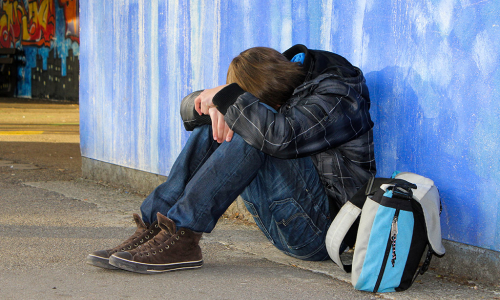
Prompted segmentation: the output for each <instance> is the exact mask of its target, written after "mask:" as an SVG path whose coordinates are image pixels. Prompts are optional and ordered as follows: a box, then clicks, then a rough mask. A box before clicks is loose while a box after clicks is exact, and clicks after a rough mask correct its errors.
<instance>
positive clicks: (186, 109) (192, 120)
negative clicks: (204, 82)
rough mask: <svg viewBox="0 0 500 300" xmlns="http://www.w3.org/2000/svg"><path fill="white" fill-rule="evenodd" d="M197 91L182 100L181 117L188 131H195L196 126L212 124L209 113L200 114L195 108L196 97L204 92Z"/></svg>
mask: <svg viewBox="0 0 500 300" xmlns="http://www.w3.org/2000/svg"><path fill="white" fill-rule="evenodd" d="M202 91H203V90H201V91H196V92H192V93H191V94H189V95H187V96H186V97H184V99H182V102H181V118H182V122H183V124H184V128H185V129H186V130H187V131H193V129H194V128H195V127H196V126H200V125H210V124H212V122H211V120H210V116H208V115H201V116H200V115H199V114H198V112H196V110H195V109H194V99H196V97H198V95H199V94H200V93H201V92H202Z"/></svg>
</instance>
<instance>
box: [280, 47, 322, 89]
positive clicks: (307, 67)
mask: <svg viewBox="0 0 500 300" xmlns="http://www.w3.org/2000/svg"><path fill="white" fill-rule="evenodd" d="M299 53H304V54H305V56H306V57H305V58H304V63H303V64H302V67H303V68H304V71H305V72H306V77H305V80H304V81H308V80H310V79H311V75H312V73H313V70H314V59H313V56H312V54H311V52H310V51H309V49H307V47H306V46H304V45H302V44H297V45H295V46H293V47H291V48H290V49H288V50H286V51H285V52H283V55H284V56H285V57H286V58H287V59H288V60H291V59H292V58H293V57H294V56H295V55H296V54H299Z"/></svg>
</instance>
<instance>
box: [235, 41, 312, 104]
mask: <svg viewBox="0 0 500 300" xmlns="http://www.w3.org/2000/svg"><path fill="white" fill-rule="evenodd" d="M303 80H304V71H303V68H302V66H301V65H300V64H298V63H293V62H290V61H289V60H288V59H286V58H285V57H284V56H283V54H281V53H279V52H278V51H276V50H274V49H271V48H267V47H254V48H250V49H248V50H245V51H243V52H241V53H240V55H238V56H236V57H235V58H234V59H233V61H232V62H231V64H230V65H229V68H228V70H227V80H226V82H227V83H237V84H238V85H239V86H240V87H241V88H242V89H243V90H245V91H247V92H249V93H251V94H252V95H254V96H255V97H257V98H258V99H259V100H260V101H261V102H264V103H266V104H268V105H270V106H272V107H274V108H277V107H279V106H281V105H282V104H283V103H285V102H286V101H287V100H288V99H289V98H290V96H291V95H292V93H293V90H294V89H295V88H296V87H297V86H299V85H300V84H301V83H302V81H303Z"/></svg>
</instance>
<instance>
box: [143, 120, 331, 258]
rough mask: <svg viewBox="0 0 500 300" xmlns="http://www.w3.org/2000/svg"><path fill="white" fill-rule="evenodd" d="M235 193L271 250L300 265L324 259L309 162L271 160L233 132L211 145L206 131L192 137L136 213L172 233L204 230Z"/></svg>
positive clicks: (324, 226) (322, 225)
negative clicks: (168, 222)
mask: <svg viewBox="0 0 500 300" xmlns="http://www.w3.org/2000/svg"><path fill="white" fill-rule="evenodd" d="M238 195H241V196H242V197H243V199H244V202H245V205H246V206H247V208H248V210H249V212H250V213H251V214H252V215H253V217H254V219H255V222H256V223H257V225H258V226H259V228H260V229H261V230H262V232H264V234H265V235H266V237H267V238H268V239H269V240H270V241H271V243H273V244H274V245H275V246H276V247H277V248H278V249H280V250H281V251H283V252H284V253H286V254H288V255H291V256H294V257H297V258H300V259H305V260H324V259H327V258H328V253H327V251H326V247H325V237H326V232H327V230H328V226H329V225H330V223H331V220H330V217H329V208H328V197H327V195H326V193H325V191H324V188H323V185H322V184H321V181H320V180H319V176H318V173H317V171H316V169H315V167H314V164H313V162H312V160H311V158H309V157H305V158H299V159H278V158H275V157H271V156H269V155H267V154H265V153H263V152H261V151H259V150H257V149H255V148H254V147H252V146H250V145H248V144H247V143H246V142H245V141H244V140H243V139H242V138H241V137H240V136H239V135H237V134H234V137H233V139H232V141H231V142H229V143H228V142H224V143H222V144H218V143H217V142H216V141H214V140H213V138H212V132H211V126H200V127H197V128H196V129H195V130H194V131H193V132H192V134H191V136H190V137H189V139H188V141H187V143H186V145H185V146H184V148H183V150H182V151H181V153H180V154H179V156H178V158H177V160H176V161H175V163H174V165H173V167H172V169H171V171H170V175H169V177H168V180H167V181H166V182H164V183H163V184H161V185H160V186H158V187H157V188H156V189H155V190H154V191H153V192H152V193H151V194H150V195H149V196H148V197H147V198H146V199H145V200H144V202H143V203H142V205H141V213H142V216H143V220H144V222H147V223H152V222H154V221H155V220H156V213H157V212H160V213H162V214H164V215H166V216H167V217H169V218H170V219H172V220H173V221H174V222H175V223H176V225H177V227H178V228H180V227H185V228H189V229H191V230H193V231H198V232H211V231H212V229H213V228H214V226H215V224H216V222H217V220H218V219H219V218H220V216H221V215H222V214H223V213H224V212H225V211H226V209H227V208H228V207H229V205H230V204H231V203H232V202H233V201H234V200H235V199H236V197H237V196H238Z"/></svg>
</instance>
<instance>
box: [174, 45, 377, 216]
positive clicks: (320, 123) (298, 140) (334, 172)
mask: <svg viewBox="0 0 500 300" xmlns="http://www.w3.org/2000/svg"><path fill="white" fill-rule="evenodd" d="M298 53H305V54H306V55H305V60H304V63H303V67H304V68H305V70H306V71H307V73H306V77H305V81H304V83H303V84H301V85H300V86H298V87H297V88H296V89H295V91H294V92H293V95H292V97H291V98H290V99H289V100H288V101H287V102H286V103H285V104H284V105H282V106H281V107H280V109H279V111H278V113H273V112H272V111H271V110H269V109H268V108H266V107H265V106H264V105H259V99H257V98H256V97H254V96H253V95H252V94H250V93H247V92H245V91H243V90H242V89H241V88H240V87H239V86H238V84H236V83H233V84H230V85H229V86H227V87H225V88H224V89H222V90H221V91H220V92H219V93H217V94H216V95H215V97H214V99H213V102H214V104H215V105H217V108H218V109H219V111H220V112H221V113H222V114H224V119H225V121H226V122H227V124H228V125H229V127H230V128H231V129H233V130H234V132H236V133H237V134H239V135H240V136H241V137H243V139H244V140H245V141H246V142H247V143H248V144H250V145H252V146H253V147H255V148H257V149H259V150H261V151H262V152H264V153H266V154H268V155H271V156H274V157H278V158H284V159H292V158H298V157H304V156H311V157H312V159H313V161H314V164H315V166H316V169H317V170H318V174H319V176H320V178H321V181H322V182H323V185H324V187H325V190H326V193H327V195H328V198H329V200H330V212H331V215H332V217H334V216H335V215H336V213H337V212H338V209H339V208H340V207H341V206H342V205H343V204H344V203H345V202H346V201H347V200H349V199H350V198H351V197H352V196H353V195H354V194H355V193H356V191H357V190H358V189H359V188H360V187H362V186H363V185H364V183H366V181H368V179H369V178H370V177H371V176H374V175H375V172H376V168H375V156H374V145H373V133H372V127H373V122H372V121H371V118H370V113H369V109H370V96H369V93H368V88H367V86H366V83H365V79H364V77H363V73H362V72H361V70H360V69H358V68H356V67H354V66H352V65H351V64H350V63H349V62H348V61H347V60H346V59H345V58H343V57H342V56H340V55H337V54H334V53H331V52H326V51H319V50H310V49H307V48H306V47H305V46H303V45H296V46H293V47H292V48H290V49H289V50H287V51H285V52H284V53H283V54H284V55H285V56H286V57H287V58H288V59H291V58H293V56H294V55H295V54H298ZM198 93H199V92H195V93H193V94H190V95H188V96H187V97H186V98H184V100H183V103H182V105H181V115H182V118H183V121H184V126H185V127H186V130H192V129H193V128H194V127H196V126H197V125H200V124H210V118H209V117H208V116H203V117H200V116H199V115H198V114H197V113H196V111H195V110H194V98H196V96H197V95H198Z"/></svg>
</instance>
